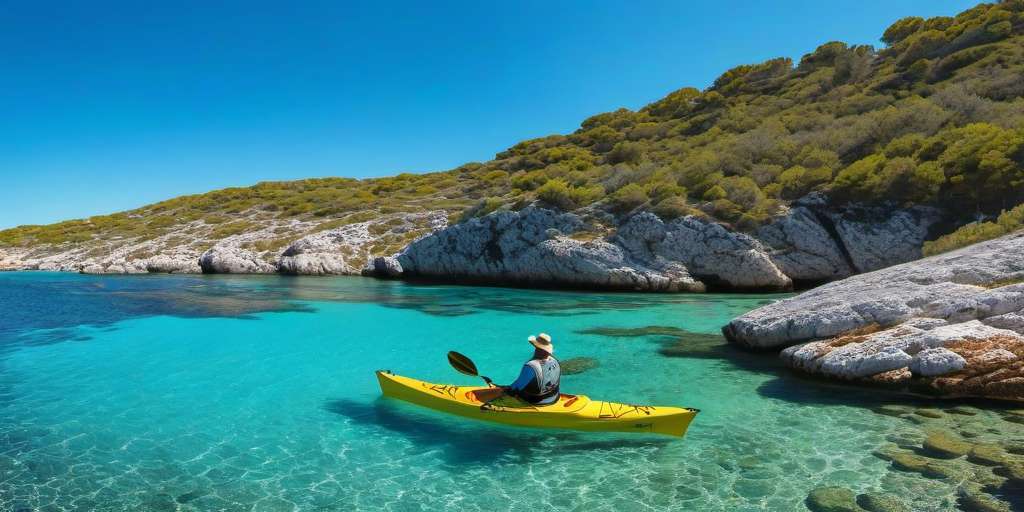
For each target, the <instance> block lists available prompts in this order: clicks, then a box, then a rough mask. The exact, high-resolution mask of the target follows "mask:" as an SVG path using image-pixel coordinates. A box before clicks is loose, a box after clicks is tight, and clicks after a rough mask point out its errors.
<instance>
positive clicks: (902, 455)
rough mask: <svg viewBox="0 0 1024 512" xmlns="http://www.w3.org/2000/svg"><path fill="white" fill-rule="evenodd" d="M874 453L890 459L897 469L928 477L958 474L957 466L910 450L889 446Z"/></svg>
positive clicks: (883, 458) (954, 475) (938, 477)
mask: <svg viewBox="0 0 1024 512" xmlns="http://www.w3.org/2000/svg"><path fill="white" fill-rule="evenodd" d="M874 455H875V456H876V457H878V458H880V459H882V460H887V461H890V462H891V463H892V467H893V468H895V469H898V470H900V471H907V472H911V473H918V474H920V475H923V476H925V477H928V478H936V479H942V478H954V477H956V476H957V475H958V472H957V470H956V469H955V468H951V467H949V466H947V465H946V464H945V463H944V462H942V461H938V460H935V459H930V458H928V457H922V456H920V455H917V454H915V453H912V452H908V451H903V450H898V449H895V448H887V449H882V450H878V451H875V452H874Z"/></svg>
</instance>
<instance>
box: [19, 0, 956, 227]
mask: <svg viewBox="0 0 1024 512" xmlns="http://www.w3.org/2000/svg"><path fill="white" fill-rule="evenodd" d="M149 4H151V2H123V3H122V2H110V3H106V2H68V3H66V4H64V5H61V4H59V3H49V2H29V1H25V2H14V3H11V2H7V3H5V5H4V6H0V66H2V67H0V174H2V176H0V227H10V226H14V225H19V224H28V223H32V224H38V223H49V222H54V221H58V220H63V219H68V218H78V217H85V216H89V215H95V214H101V213H111V212H115V211H119V210H124V209H128V208H133V207H137V206H141V205H144V204H147V203H151V202H154V201H158V200H161V199H166V198H169V197H174V196H177V195H181V194H188V193H198V192H204V191H208V190H213V189H217V188H222V187H226V186H240V185H250V184H253V183H256V182H259V181H264V180H288V179H298V178H307V177H316V176H354V177H367V176H382V175H389V174H395V173H398V172H405V171H410V172H423V171H431V170H442V169H449V168H452V167H455V166H458V165H460V164H462V163H465V162H470V161H481V160H487V159H490V158H492V157H493V156H494V154H495V153H496V152H498V151H500V150H502V149H504V148H506V147H508V146H510V145H512V144H514V143H515V142H517V141H519V140H521V139H526V138H532V137H537V136H541V135H547V134H551V133H567V132H571V131H572V130H574V129H575V128H576V127H578V125H579V123H580V121H582V120H583V119H585V118H586V117H588V116H590V115H593V114H596V113H599V112H605V111H608V110H614V109H616V108H618V107H627V108H634V109H635V108H639V107H641V106H643V105H645V104H646V103H648V102H650V101H653V100H656V99H658V98H660V97H662V96H664V95H665V94H666V93H668V92H670V91H672V90H675V89H678V88H680V87H683V86H696V87H701V88H703V87H706V86H707V85H709V84H710V83H711V81H712V80H714V78H715V77H716V76H718V75H719V74H720V73H721V72H722V71H724V70H726V69H728V68H730V67H732V66H735V65H737V64H742V63H751V62H758V61H762V60H765V59H768V58H771V57H778V56H791V57H794V58H799V56H800V55H802V54H804V53H807V52H809V51H811V50H813V49H814V48H815V47H816V46H817V45H819V44H821V43H823V42H826V41H829V40H842V41H847V42H851V43H867V44H876V45H879V44H880V43H878V37H879V36H880V35H881V33H882V31H883V30H884V29H885V27H887V26H888V25H889V24H890V23H891V22H892V21H894V20H896V19H898V18H900V17H903V16H907V15H922V16H935V15H949V14H954V13H956V12H959V11H961V10H963V9H966V8H968V7H970V6H971V5H973V2H964V1H954V0H950V1H942V2H936V1H934V0H905V1H892V0H888V1H877V0H859V1H850V0H832V1H829V2H820V1H803V0H801V1H774V2H761V1H732V2H697V1H687V2H684V1H681V0H680V1H652V2H610V1H600V0H596V1H559V2H550V1H527V2H501V3H499V2H479V1H467V2H440V1H438V2H408V3H389V4H385V3H383V2H361V3H344V2H301V3H296V4H301V5H288V4H290V3H288V2H265V3H264V2H258V1H249V2H237V3H232V2H165V3H163V5H159V6H158V5H149ZM154 4H155V2H154ZM214 4H216V5H214ZM373 4H376V5H373ZM722 4H728V6H729V7H727V8H722V7H721V5H722Z"/></svg>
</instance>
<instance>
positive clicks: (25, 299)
mask: <svg viewBox="0 0 1024 512" xmlns="http://www.w3.org/2000/svg"><path fill="white" fill-rule="evenodd" d="M783 297H787V295H779V294H767V295H764V294H762V295H740V294H731V295H719V294H674V295H645V294H627V293H617V294H609V293H603V294H600V293H586V294H583V293H575V292H556V291H531V290H521V289H499V288H487V287H459V286H422V285H414V284H409V283H404V282H398V281H380V280H373V279H363V278H308V277H288V276H173V275H171V276H168V275H147V276H90V275H79V274H68V273H49V272H9V273H3V274H0V306H2V307H3V308H4V310H5V311H7V312H9V314H5V315H4V316H2V317H0V475H2V479H0V503H3V504H4V506H5V507H8V508H9V509H10V510H18V509H21V508H44V509H45V508H47V507H49V508H52V509H61V508H64V509H74V508H79V509H89V508H93V507H96V506H99V505H100V504H102V505H104V506H106V507H109V508H128V509H139V508H142V509H146V510H173V509H175V508H177V509H180V510H209V509H211V508H223V509H226V510H260V511H263V510H294V509H296V508H298V509H303V510H305V509H316V508H326V509H351V508H362V509H381V508H390V509H400V510H436V509H439V508H445V507H458V508H460V509H464V510H524V509H530V508H531V507H533V508H542V509H543V508H551V507H556V506H567V507H568V506H571V507H575V508H581V509H593V510H645V509H651V508H655V509H660V508H666V507H670V506H676V507H680V506H681V507H686V508H691V509H695V510H697V509H699V510H760V509H765V508H767V509H778V510H800V509H802V508H804V507H805V506H808V505H810V506H818V505H820V503H822V502H823V501H822V500H826V501H827V500H839V501H842V500H847V501H850V502H851V503H852V502H853V501H851V500H855V501H856V503H861V504H862V505H858V506H865V507H867V506H869V505H872V504H873V505H878V504H879V503H888V504H889V506H890V507H899V506H900V504H901V503H902V507H903V508H886V509H884V510H908V509H913V510H957V507H958V506H959V507H963V506H964V504H965V503H974V502H981V501H985V500H987V502H992V503H995V502H994V501H993V500H997V499H1001V500H1004V501H1003V502H1002V505H1001V506H1004V507H1005V506H1008V504H1010V503H1014V504H1016V505H1017V506H1020V504H1021V503H1020V501H1019V500H1020V497H1019V494H1015V491H1014V489H1015V487H1014V485H1016V483H1017V482H1019V480H1014V478H1019V477H1014V475H1013V474H1010V473H1007V467H1009V466H1007V464H1008V462H1007V461H1008V460H1009V459H1012V458H1014V457H1016V456H1017V455H1016V454H1020V453H1024V423H1022V420H1021V418H1022V416H1021V415H1020V413H1019V412H1018V411H1017V410H1016V409H1013V408H1012V407H1010V406H1005V405H1001V404H991V403H982V402H939V403H937V404H936V403H935V402H927V401H916V400H913V399H907V398H905V397H898V398H897V397H896V396H890V395H885V394H879V393H877V392H876V391H873V390H862V389H858V388H854V387H848V386H840V385H835V384H828V383H824V382H821V381H817V380H812V379H806V378H802V377H800V376H799V375H797V374H795V373H793V372H791V371H790V370H788V369H786V368H785V367H784V365H783V364H782V362H781V361H780V360H779V359H778V358H777V356H776V354H774V353H756V352H750V351H744V350H741V349H738V348H735V347H734V346H732V345H729V344H726V342H725V340H724V338H723V337H722V336H721V335H720V334H719V329H720V327H721V326H722V325H725V324H726V323H728V322H729V321H730V320H731V319H733V318H736V317H739V316H741V315H743V314H744V313H747V312H749V311H751V310H753V309H755V308H758V307H762V306H766V305H769V304H772V303H774V302H776V301H777V300H778V299H780V298H783ZM537 330H546V331H547V332H550V333H552V335H553V336H554V338H555V339H556V340H557V342H558V343H559V357H560V358H561V359H562V360H563V361H564V362H567V363H568V362H569V361H575V362H574V363H573V365H572V366H573V367H574V368H576V369H579V370H581V371H579V373H575V372H567V375H566V376H565V377H564V379H563V387H564V389H566V391H571V392H578V393H585V394H588V395H590V396H592V397H598V398H601V399H607V400H617V401H622V402H627V403H630V402H632V403H638V402H639V403H657V404H664V405H680V406H688V407H696V408H699V409H701V410H702V412H701V414H700V415H699V416H698V418H697V420H696V421H695V422H694V423H693V425H692V426H691V428H690V431H689V433H688V434H687V437H686V438H685V439H683V440H678V441H677V440H668V439H662V438H657V437H645V436H627V435H600V434H579V433H572V432H560V431H532V430H521V429H513V428H506V427H498V426H494V425H490V424H477V423H473V422H468V421H466V420H462V419H458V418H452V417H447V416H443V415H439V414H434V413H430V412H425V411H423V410H420V409H417V408H414V407H410V406H406V405H404V404H401V403H394V402H392V401H390V400H385V399H381V398H380V397H379V389H377V387H376V382H375V379H374V377H373V371H374V370H376V369H382V368H387V369H391V370H393V371H396V372H401V373H404V374H409V375H413V376H416V377H418V378H422V379H425V380H431V381H435V382H451V383H461V384H471V383H473V381H472V379H470V378H468V377H465V376H461V375H459V374H457V373H455V372H454V371H452V370H451V369H450V368H449V367H447V365H446V363H445V359H444V353H445V352H446V351H447V350H458V351H460V352H463V353H465V354H468V355H471V356H472V357H473V359H474V360H475V361H476V363H477V364H478V365H479V366H480V368H481V370H482V371H485V372H486V373H488V374H490V375H491V376H492V377H494V378H495V379H496V380H499V381H506V380H510V379H511V378H512V377H513V376H514V375H515V373H516V371H517V369H518V365H519V364H521V362H522V359H523V358H524V357H525V353H526V352H527V350H526V349H524V345H525V341H524V340H523V339H522V338H524V337H525V335H526V334H528V333H529V332H533V331H537ZM566 366H567V367H569V366H570V365H568V364H567V365H566ZM570 373H571V374H570ZM638 375H643V376H644V377H643V379H641V380H638V378H637V376H638ZM943 447H945V449H946V450H953V451H954V452H957V451H959V450H967V451H968V452H970V453H969V454H968V455H966V456H964V455H963V454H962V453H961V454H960V455H959V456H957V457H954V458H949V457H950V453H949V452H948V451H946V452H942V451H936V450H937V449H941V448H943ZM541 468H543V469H541ZM908 496H913V497H914V501H913V503H909V502H900V501H899V500H904V499H906V498H907V497H908ZM893 500H896V501H893ZM972 500H973V501H972ZM4 510H7V509H6V508H5V509H4ZM865 510H883V509H879V508H874V509H869V508H865ZM994 510H998V508H997V509H994Z"/></svg>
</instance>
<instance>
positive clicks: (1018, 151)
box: [0, 0, 1024, 271]
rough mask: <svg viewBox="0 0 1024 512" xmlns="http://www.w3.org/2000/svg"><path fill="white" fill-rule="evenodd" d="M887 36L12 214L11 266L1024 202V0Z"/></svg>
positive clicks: (752, 228) (266, 255) (759, 223)
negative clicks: (448, 156)
mask: <svg viewBox="0 0 1024 512" xmlns="http://www.w3.org/2000/svg"><path fill="white" fill-rule="evenodd" d="M881 40H882V42H884V43H885V46H884V47H882V48H880V49H876V48H872V47H869V46H849V45H847V44H845V43H841V42H829V43H825V44H823V45H821V46H820V47H818V48H817V49H815V50H814V51H813V52H811V53H809V54H807V55H804V56H803V57H802V58H801V59H800V61H799V62H795V63H794V62H792V61H791V59H788V58H778V59H772V60H769V61H766V62H763V63H760V64H753V65H742V66H738V67H735V68H732V69H730V70H728V71H726V72H725V73H723V74H722V75H721V76H720V77H719V78H718V79H716V80H715V82H714V84H713V85H712V86H711V87H709V88H708V89H706V90H704V91H700V90H697V89H694V88H683V89H680V90H678V91H674V92H672V93H670V94H668V95H667V96H666V97H664V98H662V99H660V100H658V101H655V102H653V103H651V104H649V105H647V106H645V107H643V108H641V109H640V110H638V111H631V110H627V109H619V110H616V111H614V112H607V113H603V114H598V115H595V116H593V117H590V118H588V119H586V120H584V121H583V122H582V124H581V126H580V128H579V129H578V130H577V131H576V132H574V133H572V134H568V135H550V136H546V137H541V138H537V139H532V140H527V141H523V142H520V143H518V144H515V145H514V146H512V147H511V148H509V149H508V150H506V151H503V152H501V153H499V154H497V155H496V157H495V158H494V159H493V160H491V161H488V162H483V163H470V164H466V165H463V166H461V167H459V168H457V169H453V170H449V171H444V172H434V173H428V174H401V175H398V176H395V177H391V178H380V179H368V180H353V179H345V178H325V179H311V180H300V181H292V182H267V183H260V184H258V185H255V186H252V187H245V188H229V189H224V190H218V191H214V192H210V193H206V194H200V195H193V196H184V197H179V198H175V199H171V200H168V201H164V202H160V203H156V204H153V205H149V206H145V207H142V208H139V209H136V210H131V211H127V212H122V213H116V214H113V215H104V216H96V217H91V218H88V219H80V220H72V221H66V222H61V223H57V224H52V225H47V226H21V227H17V228H14V229H8V230H5V231H0V267H3V266H4V264H3V263H2V262H3V261H4V260H5V259H6V260H8V261H9V263H8V264H7V265H6V266H8V267H23V266H30V267H32V266H39V265H38V262H39V261H41V260H42V259H45V258H47V257H52V256H54V255H63V256H62V259H61V261H64V262H67V261H74V262H77V263H76V264H72V265H70V266H68V267H67V268H65V266H64V263H61V264H60V265H42V268H65V269H74V268H75V267H76V265H77V267H78V268H79V269H85V267H88V266H89V264H90V262H93V263H96V262H99V268H101V269H106V270H108V271H110V269H111V267H110V265H109V261H110V259H111V258H114V257H116V258H117V259H118V261H126V262H131V261H133V260H145V259H148V258H153V257H154V256H158V255H165V254H169V253H174V254H178V255H183V256H181V257H182V258H194V257H195V256H196V255H198V254H201V253H203V252H204V251H206V250H207V249H209V248H211V247H214V246H216V245H223V244H227V245H231V246H233V247H237V248H240V249H244V250H247V251H251V252H252V253H253V254H255V255H257V256H258V257H259V258H261V259H262V260H264V261H266V262H275V261H277V260H278V259H279V258H280V256H281V252H282V250H283V249H285V248H286V247H288V246H289V244H291V243H292V242H295V241H296V240H299V239H302V238H303V237H309V236H311V235H315V234H316V233H321V232H328V231H332V232H337V231H338V230H343V229H344V228H345V227H346V226H355V225H359V230H358V231H359V234H357V235H355V236H356V238H359V241H360V243H358V244H355V245H352V244H349V249H347V250H348V253H347V254H346V256H353V255H354V254H353V252H354V253H356V254H355V255H358V256H359V258H357V259H361V260H366V259H368V258H370V257H372V256H375V255H386V254H391V253H394V252H397V251H399V250H401V249H402V248H403V247H405V245H406V244H408V243H409V242H410V241H412V240H414V239H416V238H418V237H420V236H422V235H424V234H426V233H428V232H430V231H432V230H434V229H437V228H438V227H439V224H438V222H437V216H438V215H442V216H444V217H447V218H448V219H449V220H450V221H451V222H458V221H459V220H464V219H468V218H472V217H478V216H482V215H484V214H487V213H490V212H493V211H495V210H499V209H511V210H520V209H522V208H524V207H526V206H527V205H531V204H539V205H543V206H547V207H550V208H554V209H556V210H561V211H575V212H577V213H579V214H580V215H581V216H582V217H584V218H587V219H588V220H589V221H590V222H592V223H593V225H594V226H597V227H598V228H601V229H608V230H611V229H614V227H615V226H617V225H618V224H619V223H620V222H621V221H622V220H623V219H625V218H627V217H628V216H629V215H630V214H632V213H635V212H637V211H641V210H646V211H651V212H653V213H655V214H657V215H658V216H659V217H661V218H662V219H664V220H671V219H674V218H677V217H681V216H685V215H691V214H692V215H697V216H703V217H708V218H710V219H713V220H716V221H720V222H722V223H725V224H727V225H728V226H729V227H730V228H731V229H735V230H737V231H741V232H749V233H754V232H757V230H759V229H760V228H762V227H763V226H764V225H766V224H768V223H770V222H772V221H773V220H774V219H776V218H778V217H779V216H781V215H784V214H786V212H787V211H788V206H789V205H790V204H791V203H792V202H793V201H795V200H797V199H800V198H802V197H805V196H806V195H807V194H809V193H812V192H817V193H821V194H824V195H825V197H826V198H827V201H828V203H829V204H830V205H831V206H833V207H843V206H844V205H879V206H884V207H887V208H903V207H908V206H911V205H920V206H932V207H935V208H938V209H939V211H941V212H942V214H943V216H944V217H945V218H944V222H943V223H941V226H943V228H942V231H945V232H948V231H951V230H952V229H954V228H955V227H957V226H961V225H964V224H966V223H968V222H971V221H974V220H977V219H980V218H994V217H995V216H997V215H998V214H999V213H1000V212H1002V211H1003V210H1007V209H1010V208H1012V207H1014V206H1015V205H1017V204H1020V203H1022V202H1024V81H1021V80H1020V77H1021V76H1022V75H1024V1H1021V0H1013V1H1004V2H1000V3H997V4H982V5H979V6H977V7H975V8H972V9H970V10H968V11H965V12H963V13H961V14H959V15H957V16H955V17H937V18H930V19H921V18H905V19H902V20H899V21H897V22H896V23H894V24H893V25H892V26H891V27H889V28H888V29H887V30H886V31H885V33H884V34H883V35H882V37H881ZM426 212H434V216H432V217H429V219H428V217H424V216H420V217H416V216H415V215H414V216H413V217H414V218H412V219H411V220H410V219H409V218H407V217H408V216H409V214H417V213H426ZM974 231H975V232H977V231H978V229H976V228H974ZM941 234H943V233H942V232H936V233H933V235H941ZM346 236H348V235H346ZM992 236H997V235H996V234H993V235H992ZM977 238H985V237H984V236H981V237H978V236H975V235H971V236H960V235H956V236H954V237H952V238H949V239H947V242H946V243H944V244H939V245H937V246H936V247H947V246H948V247H947V248H951V247H955V246H957V245H958V243H956V240H958V239H964V240H968V239H969V240H975V239H977ZM346 243H347V242H346ZM4 254H6V256H4ZM11 261H13V262H14V263H10V262H11ZM33 262H35V263H33ZM361 265H362V262H357V263H353V265H352V266H353V267H357V266H361ZM156 268H158V269H159V268H162V267H160V266H159V265H157V266H156ZM114 271H116V270H114Z"/></svg>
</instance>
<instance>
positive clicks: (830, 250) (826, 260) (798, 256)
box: [757, 207, 854, 281]
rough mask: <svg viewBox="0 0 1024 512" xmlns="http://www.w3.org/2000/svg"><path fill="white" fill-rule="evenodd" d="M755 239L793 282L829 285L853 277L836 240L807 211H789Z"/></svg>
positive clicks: (762, 230)
mask: <svg viewBox="0 0 1024 512" xmlns="http://www.w3.org/2000/svg"><path fill="white" fill-rule="evenodd" d="M757 236H758V238H760V239H761V240H762V241H764V243H765V244H767V245H768V246H769V247H770V248H772V249H773V252H772V253H771V259H772V261H773V262H775V264H776V265H777V266H778V267H779V269H780V270H782V272H783V273H785V274H786V275H787V276H789V277H790V278H792V279H794V280H799V281H830V280H833V279H840V278H843V277H846V276H849V275H851V274H853V273H854V269H853V267H852V266H851V265H850V263H849V258H847V257H845V256H844V254H843V250H842V249H841V248H840V246H839V245H838V244H837V243H836V239H835V238H834V237H833V236H832V235H831V234H830V233H829V232H828V230H826V229H825V227H824V226H823V225H822V224H821V222H820V221H819V219H818V216H817V215H816V214H815V213H814V212H813V211H812V210H811V209H809V208H806V207H796V208H793V209H792V210H791V211H790V212H789V214H788V215H785V216H783V217H780V218H779V219H777V220H776V221H775V222H773V223H771V224H768V225H767V226H764V227H763V228H761V229H760V230H759V231H758V233H757Z"/></svg>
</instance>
